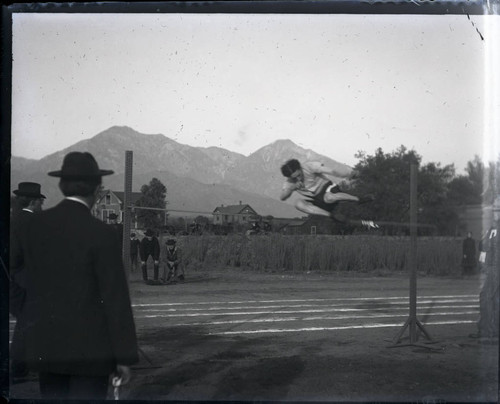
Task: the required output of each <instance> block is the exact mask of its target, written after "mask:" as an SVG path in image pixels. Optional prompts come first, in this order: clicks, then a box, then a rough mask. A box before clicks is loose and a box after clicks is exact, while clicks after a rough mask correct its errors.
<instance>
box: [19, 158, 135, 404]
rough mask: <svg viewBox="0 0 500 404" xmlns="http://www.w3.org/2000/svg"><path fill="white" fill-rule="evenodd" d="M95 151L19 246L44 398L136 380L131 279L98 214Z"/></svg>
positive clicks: (68, 176)
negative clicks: (95, 207) (95, 208)
mask: <svg viewBox="0 0 500 404" xmlns="http://www.w3.org/2000/svg"><path fill="white" fill-rule="evenodd" d="M112 173H113V171H110V170H100V169H99V167H98V165H97V162H96V161H95V159H94V157H93V156H92V155H91V154H90V153H80V152H71V153H69V154H67V155H66V156H65V158H64V161H63V164H62V168H61V170H59V171H53V172H50V173H49V175H51V176H54V177H58V178H60V181H59V188H60V189H61V191H62V193H63V194H64V196H65V199H64V200H63V201H62V202H60V203H59V204H58V205H57V206H55V207H53V208H51V209H48V210H46V211H43V212H40V213H38V214H36V215H33V218H32V220H30V222H29V223H28V225H27V226H26V231H25V232H24V234H23V235H22V236H21V240H20V243H17V244H16V245H14V246H13V249H14V252H13V265H14V266H16V265H18V264H19V262H20V261H23V260H24V262H25V268H26V275H27V276H26V303H25V308H24V311H25V314H26V320H27V327H26V359H27V362H28V365H29V366H30V368H31V369H34V370H37V371H38V372H39V382H40V392H41V395H42V398H44V399H86V400H88V399H97V400H100V399H105V398H106V396H107V390H108V384H109V377H110V375H113V374H114V375H115V376H116V377H118V378H121V384H125V383H127V382H128V380H129V379H130V368H129V366H130V365H132V364H134V363H136V362H137V361H138V353H137V351H138V347H137V339H136V332H135V325H134V320H133V316H132V309H131V305H130V297H129V291H128V285H127V281H126V277H125V271H124V269H123V263H122V259H121V249H120V244H119V242H118V238H117V237H116V234H115V231H114V230H113V229H112V228H111V227H110V226H108V225H106V224H104V223H103V222H101V221H100V220H98V219H96V218H94V217H93V216H92V215H91V213H90V210H91V208H92V206H93V204H94V203H95V201H96V197H97V195H98V192H99V190H100V187H101V179H102V176H104V175H109V174H112Z"/></svg>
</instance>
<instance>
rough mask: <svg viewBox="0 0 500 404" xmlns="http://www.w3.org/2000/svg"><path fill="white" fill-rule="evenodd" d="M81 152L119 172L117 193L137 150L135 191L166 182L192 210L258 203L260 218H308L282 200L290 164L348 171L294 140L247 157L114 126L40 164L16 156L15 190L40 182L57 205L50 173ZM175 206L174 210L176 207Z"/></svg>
mask: <svg viewBox="0 0 500 404" xmlns="http://www.w3.org/2000/svg"><path fill="white" fill-rule="evenodd" d="M76 150H79V151H81V150H85V151H89V152H90V153H92V154H93V155H94V157H95V158H96V160H97V161H98V162H99V166H100V167H101V168H104V169H111V170H114V171H115V175H114V176H109V177H104V178H103V182H104V183H103V185H104V186H105V187H106V188H110V189H112V190H114V191H120V190H123V174H124V167H125V163H124V160H125V151H127V150H133V173H134V174H133V190H134V191H139V190H140V187H141V186H142V185H143V184H145V183H148V182H149V181H150V180H151V179H152V178H153V177H157V178H158V179H160V180H161V181H162V178H163V180H164V181H166V182H167V183H164V184H165V186H166V187H167V200H169V202H173V201H175V202H176V203H175V204H176V205H181V206H184V207H186V206H187V207H190V208H189V209H188V208H186V210H197V209H200V210H202V211H204V212H212V211H213V209H214V208H215V207H216V206H219V205H221V204H225V205H229V204H238V203H239V201H242V202H243V203H249V201H250V200H252V201H253V205H252V204H251V206H252V207H253V208H254V209H255V210H256V211H257V212H258V213H259V214H262V215H268V214H269V215H272V216H275V217H296V216H301V215H302V214H301V213H300V212H298V211H296V210H295V208H294V207H293V206H292V205H291V203H290V202H286V203H285V202H281V201H279V193H280V190H281V186H282V183H283V177H282V175H281V172H280V169H279V167H280V165H281V164H283V162H284V161H286V160H288V159H289V158H297V159H298V160H299V161H304V160H309V159H317V160H320V161H322V162H324V163H325V164H326V165H329V166H332V167H333V168H335V167H336V166H345V167H347V166H346V165H344V164H342V163H339V162H337V161H335V160H333V159H330V158H328V157H326V156H322V155H320V154H318V153H316V152H314V151H312V150H307V149H303V148H302V147H300V146H298V145H296V144H295V143H293V142H292V141H291V140H289V139H280V140H276V141H274V142H272V143H270V144H268V145H266V146H263V147H261V148H260V149H258V150H256V151H255V152H253V153H251V154H250V155H249V156H244V155H243V154H240V153H236V152H232V151H229V150H226V149H224V148H221V147H216V146H209V147H194V146H188V145H185V144H182V143H179V142H177V141H175V140H173V139H170V138H169V137H167V136H165V135H162V134H143V133H140V132H137V131H136V130H134V129H132V128H130V127H127V126H112V127H110V128H108V129H106V130H104V131H102V132H100V133H98V134H97V135H95V136H93V137H91V138H89V139H85V140H81V141H79V142H77V143H75V144H73V145H71V146H69V147H67V148H65V149H63V150H59V151H57V152H55V153H52V154H50V155H47V156H45V157H43V158H42V159H40V160H32V159H26V158H23V157H15V156H12V160H11V179H12V184H11V188H12V189H15V188H16V187H17V183H18V182H20V181H28V180H30V181H35V182H40V183H41V184H42V190H43V191H42V192H44V194H45V195H47V201H46V207H50V206H52V205H54V204H55V203H56V202H57V200H58V199H61V195H60V192H59V190H58V187H57V183H56V182H55V181H54V179H53V178H51V177H48V176H47V175H46V173H47V172H49V171H52V170H56V169H59V168H60V166H61V164H62V160H63V157H64V156H65V155H66V154H67V153H68V152H70V151H76ZM148 176H149V177H148ZM46 177H47V178H46ZM148 178H149V179H148ZM120 181H121V182H120ZM162 182H163V181H162ZM168 182H170V184H169V183H168ZM249 204H250V203H249ZM169 206H170V207H171V208H172V209H173V207H174V204H172V203H170V205H169Z"/></svg>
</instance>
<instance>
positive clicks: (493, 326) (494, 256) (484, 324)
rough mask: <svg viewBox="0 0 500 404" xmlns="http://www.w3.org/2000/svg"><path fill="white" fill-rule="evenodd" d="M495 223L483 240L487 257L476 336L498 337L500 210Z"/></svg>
mask: <svg viewBox="0 0 500 404" xmlns="http://www.w3.org/2000/svg"><path fill="white" fill-rule="evenodd" d="M494 216H495V218H494V220H495V223H494V225H493V226H492V228H491V229H490V230H489V231H488V234H487V237H486V238H485V240H484V241H483V243H484V244H487V246H486V247H484V249H485V252H486V259H485V265H484V270H485V274H484V281H483V282H482V287H481V292H480V294H479V322H478V333H477V334H472V335H471V337H474V338H498V328H499V314H500V313H499V306H500V294H499V287H500V274H499V271H500V212H495V213H494Z"/></svg>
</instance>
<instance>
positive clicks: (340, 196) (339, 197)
mask: <svg viewBox="0 0 500 404" xmlns="http://www.w3.org/2000/svg"><path fill="white" fill-rule="evenodd" d="M323 199H324V201H325V202H326V203H335V202H340V201H351V202H359V198H358V197H357V196H354V195H351V194H346V193H345V192H336V193H331V192H327V193H325V197H324V198H323Z"/></svg>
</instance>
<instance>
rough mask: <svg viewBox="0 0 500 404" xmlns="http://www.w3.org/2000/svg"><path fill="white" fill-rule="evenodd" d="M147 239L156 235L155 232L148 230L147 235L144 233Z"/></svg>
mask: <svg viewBox="0 0 500 404" xmlns="http://www.w3.org/2000/svg"><path fill="white" fill-rule="evenodd" d="M144 235H145V236H146V237H153V236H154V235H155V234H154V233H153V230H151V229H147V230H146V233H144Z"/></svg>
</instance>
